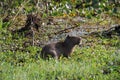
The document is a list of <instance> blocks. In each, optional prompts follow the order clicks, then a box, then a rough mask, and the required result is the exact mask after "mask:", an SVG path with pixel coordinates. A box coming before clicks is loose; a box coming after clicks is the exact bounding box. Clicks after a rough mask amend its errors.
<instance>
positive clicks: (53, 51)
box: [41, 36, 81, 59]
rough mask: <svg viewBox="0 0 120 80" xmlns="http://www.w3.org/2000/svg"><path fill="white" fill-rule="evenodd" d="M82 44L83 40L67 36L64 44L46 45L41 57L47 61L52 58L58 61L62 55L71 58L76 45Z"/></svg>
mask: <svg viewBox="0 0 120 80" xmlns="http://www.w3.org/2000/svg"><path fill="white" fill-rule="evenodd" d="M80 42H81V38H79V37H75V36H67V37H66V39H65V41H64V42H57V43H51V44H48V45H45V46H44V47H43V48H42V51H41V57H42V58H44V59H46V58H48V57H49V55H50V56H52V57H54V58H56V59H58V58H59V57H60V56H61V55H63V56H64V57H69V56H70V54H71V53H72V52H73V49H74V47H75V45H78V44H79V43H80Z"/></svg>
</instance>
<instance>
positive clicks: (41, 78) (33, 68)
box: [0, 36, 120, 80]
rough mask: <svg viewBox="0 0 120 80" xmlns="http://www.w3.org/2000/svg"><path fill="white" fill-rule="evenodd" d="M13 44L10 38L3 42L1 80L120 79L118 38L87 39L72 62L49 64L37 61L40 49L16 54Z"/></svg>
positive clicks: (31, 47) (0, 66)
mask: <svg viewBox="0 0 120 80" xmlns="http://www.w3.org/2000/svg"><path fill="white" fill-rule="evenodd" d="M2 37H3V36H2ZM20 41H21V39H20V40H19V43H21V42H22V41H21V42H20ZM10 43H14V40H11V38H10V37H8V38H7V39H5V40H3V39H2V38H1V40H0V44H1V45H2V46H1V50H2V51H1V52H0V80H120V38H119V37H117V36H116V37H113V38H111V39H108V38H103V37H102V38H99V37H87V38H86V42H85V44H84V45H83V46H82V47H78V46H77V48H76V49H75V51H74V53H73V54H72V56H71V57H70V58H69V59H66V58H61V59H60V60H54V59H50V60H49V61H48V60H42V59H41V58H37V59H36V57H35V55H36V52H37V51H38V50H41V48H40V47H34V46H30V47H27V48H26V49H25V50H24V51H22V50H20V49H19V50H16V51H15V50H10V49H11V48H10V49H9V48H8V46H9V47H10ZM16 44H18V42H17V43H16ZM18 46H19V47H20V46H21V45H18ZM5 48H6V50H5Z"/></svg>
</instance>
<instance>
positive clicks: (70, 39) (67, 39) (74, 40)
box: [65, 35, 81, 45]
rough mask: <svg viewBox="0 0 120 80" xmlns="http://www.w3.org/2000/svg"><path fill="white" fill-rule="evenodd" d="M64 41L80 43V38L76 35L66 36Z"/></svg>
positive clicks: (74, 43)
mask: <svg viewBox="0 0 120 80" xmlns="http://www.w3.org/2000/svg"><path fill="white" fill-rule="evenodd" d="M65 42H67V43H71V44H73V45H79V44H81V38H80V37H76V36H69V35H68V36H67V37H66V39H65Z"/></svg>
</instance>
